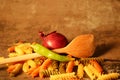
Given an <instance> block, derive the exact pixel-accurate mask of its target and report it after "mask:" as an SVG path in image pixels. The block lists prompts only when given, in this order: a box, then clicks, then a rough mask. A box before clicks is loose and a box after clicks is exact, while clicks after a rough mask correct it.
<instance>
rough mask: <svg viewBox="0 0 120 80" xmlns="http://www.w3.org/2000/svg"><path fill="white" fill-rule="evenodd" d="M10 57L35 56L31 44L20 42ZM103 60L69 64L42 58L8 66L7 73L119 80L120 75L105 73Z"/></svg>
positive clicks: (71, 79)
mask: <svg viewBox="0 0 120 80" xmlns="http://www.w3.org/2000/svg"><path fill="white" fill-rule="evenodd" d="M8 52H9V55H8V56H9V57H16V56H21V55H25V54H33V53H34V50H33V48H32V47H31V43H23V42H19V43H16V44H14V45H13V46H11V47H9V48H8ZM102 61H103V59H102V58H80V59H78V58H76V59H75V60H71V61H68V62H60V61H56V60H52V59H49V58H46V57H44V56H41V57H39V58H34V59H30V60H26V61H21V62H15V63H10V64H8V65H7V66H8V68H7V72H8V73H9V74H10V76H17V75H18V74H20V73H21V72H24V73H26V74H27V75H30V76H31V77H32V78H35V77H40V78H41V79H42V78H47V77H49V78H50V80H81V79H83V78H85V77H88V78H90V79H91V80H111V79H118V77H119V76H120V74H119V73H115V72H114V73H105V72H104V70H103V68H102V66H101V65H100V63H101V62H102Z"/></svg>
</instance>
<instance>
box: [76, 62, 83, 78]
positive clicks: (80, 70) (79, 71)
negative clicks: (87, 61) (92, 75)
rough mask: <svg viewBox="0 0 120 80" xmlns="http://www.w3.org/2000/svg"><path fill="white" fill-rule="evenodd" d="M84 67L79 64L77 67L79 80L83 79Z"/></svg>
mask: <svg viewBox="0 0 120 80" xmlns="http://www.w3.org/2000/svg"><path fill="white" fill-rule="evenodd" d="M83 68H84V66H83V64H79V65H78V69H77V76H78V77H79V78H83V75H84V70H83Z"/></svg>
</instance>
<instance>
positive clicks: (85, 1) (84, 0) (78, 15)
mask: <svg viewBox="0 0 120 80" xmlns="http://www.w3.org/2000/svg"><path fill="white" fill-rule="evenodd" d="M39 31H44V32H45V33H49V32H52V31H57V32H60V33H62V34H64V35H65V36H66V37H67V39H68V40H69V41H71V40H72V39H73V38H74V37H76V36H77V35H80V34H86V33H92V34H94V35H95V42H96V45H97V49H96V51H95V54H94V56H100V57H105V58H113V59H120V0H92V1H91V0H0V56H4V57H7V54H8V53H7V48H8V47H9V46H11V45H12V44H13V43H14V42H15V41H18V40H23V41H28V42H33V41H36V42H40V40H39V36H38V32H39ZM5 69H6V68H5V67H3V66H1V67H0V80H18V79H20V80H21V79H24V80H28V77H29V76H26V75H19V76H18V77H17V78H10V77H9V76H8V74H7V72H6V71H5ZM29 80H32V79H31V78H30V79H29Z"/></svg>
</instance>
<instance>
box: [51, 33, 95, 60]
mask: <svg viewBox="0 0 120 80" xmlns="http://www.w3.org/2000/svg"><path fill="white" fill-rule="evenodd" d="M94 50H95V46H94V36H93V35H92V34H85V35H79V36H77V37H76V38H75V39H73V40H72V41H71V42H70V43H69V44H68V45H67V46H66V47H64V48H59V49H54V50H53V51H54V52H57V53H60V54H62V53H66V54H69V55H71V56H74V57H78V58H81V57H90V56H92V55H93V53H94Z"/></svg>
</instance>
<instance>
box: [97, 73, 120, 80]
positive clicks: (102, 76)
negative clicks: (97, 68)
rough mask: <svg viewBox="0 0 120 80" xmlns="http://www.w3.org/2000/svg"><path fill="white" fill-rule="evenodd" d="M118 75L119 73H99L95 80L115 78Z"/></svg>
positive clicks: (111, 79)
mask: <svg viewBox="0 0 120 80" xmlns="http://www.w3.org/2000/svg"><path fill="white" fill-rule="evenodd" d="M119 76H120V74H119V73H109V74H103V75H101V76H100V77H99V78H98V79H97V80H113V79H114V80H115V79H118V77H119Z"/></svg>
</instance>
